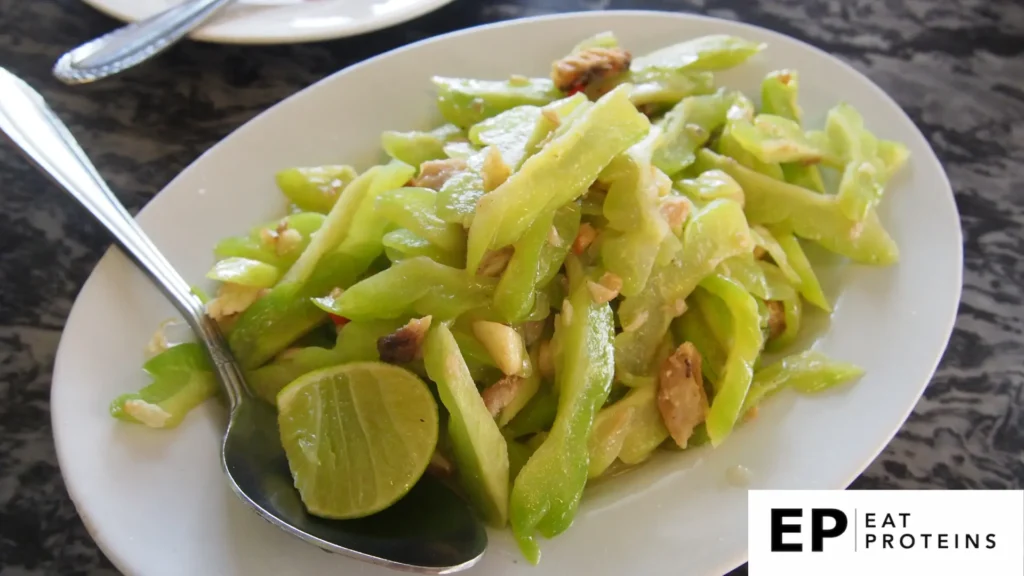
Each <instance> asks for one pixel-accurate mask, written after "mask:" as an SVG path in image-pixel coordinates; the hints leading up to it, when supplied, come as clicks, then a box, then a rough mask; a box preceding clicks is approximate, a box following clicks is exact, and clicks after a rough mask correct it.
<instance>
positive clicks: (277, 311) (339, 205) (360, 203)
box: [228, 162, 415, 370]
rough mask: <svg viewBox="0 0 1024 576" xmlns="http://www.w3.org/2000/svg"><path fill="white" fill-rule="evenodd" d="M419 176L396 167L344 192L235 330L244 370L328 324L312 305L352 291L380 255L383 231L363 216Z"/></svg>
mask: <svg viewBox="0 0 1024 576" xmlns="http://www.w3.org/2000/svg"><path fill="white" fill-rule="evenodd" d="M414 173H415V170H414V169H413V168H412V167H411V166H408V165H406V164H402V163H400V162H391V163H390V164H387V165H384V166H377V167H374V168H371V169H370V170H367V171H366V172H364V173H363V174H362V175H360V176H359V177H358V178H356V180H355V181H353V182H352V184H350V185H349V186H348V187H346V188H345V190H344V191H343V192H342V194H341V196H340V197H339V198H338V201H337V202H336V203H335V204H334V207H333V208H331V212H330V214H328V215H327V218H326V219H325V220H324V223H323V226H321V227H320V229H319V230H318V232H317V234H316V236H315V237H314V238H313V239H312V240H311V241H310V243H309V245H308V246H307V247H306V249H305V250H303V252H302V255H301V256H299V259H298V260H297V261H296V262H295V264H294V265H292V267H291V268H290V269H289V270H288V272H287V273H286V274H285V275H284V277H283V278H282V279H281V280H280V281H279V282H278V283H277V285H276V286H274V288H273V289H272V290H271V291H270V293H269V294H268V295H266V296H264V297H263V298H261V299H259V300H257V301H256V302H255V303H253V305H252V306H250V307H249V308H248V309H246V311H245V312H243V313H242V315H241V317H240V318H239V319H238V322H237V323H236V324H235V326H234V328H233V329H232V331H231V335H230V336H229V338H228V342H229V344H230V345H231V350H232V351H233V352H234V354H235V357H236V358H238V361H239V363H240V364H241V365H242V368H244V369H246V370H252V369H254V368H256V367H258V366H260V365H262V364H263V363H264V362H266V361H267V360H269V359H271V358H273V357H274V356H275V355H277V353H278V352H280V351H281V350H284V349H285V348H287V347H288V345H289V344H291V343H292V342H293V341H295V339H296V338H298V337H299V336H301V335H303V334H305V333H306V332H308V331H310V330H311V329H313V328H314V327H315V326H316V325H317V324H319V323H321V322H323V321H324V320H325V319H326V314H324V312H323V311H321V310H319V309H318V308H317V307H316V306H315V305H313V304H312V303H311V302H310V301H309V299H310V298H311V297H316V296H320V295H322V294H326V293H328V292H330V291H331V290H332V289H333V288H335V287H346V286H349V285H350V284H351V283H352V282H354V281H355V280H356V279H357V278H358V277H359V275H360V274H362V273H363V272H365V271H366V269H367V268H368V267H369V265H370V264H371V263H372V262H373V260H374V259H375V258H376V257H377V256H378V255H380V253H381V251H383V246H382V245H381V243H380V241H381V237H382V236H383V234H384V226H383V225H382V223H381V222H380V221H379V220H378V219H375V218H363V217H361V215H364V214H367V213H370V214H372V213H373V203H374V202H375V201H376V197H377V196H378V195H380V194H381V193H383V192H385V191H387V190H391V189H394V188H397V187H399V186H401V185H402V184H404V183H405V182H406V181H408V179H409V178H411V177H412V175H413V174H414ZM384 224H386V222H384Z"/></svg>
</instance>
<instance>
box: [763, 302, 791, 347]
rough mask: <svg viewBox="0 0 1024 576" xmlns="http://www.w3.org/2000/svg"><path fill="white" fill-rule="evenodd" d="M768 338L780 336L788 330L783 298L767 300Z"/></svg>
mask: <svg viewBox="0 0 1024 576" xmlns="http://www.w3.org/2000/svg"><path fill="white" fill-rule="evenodd" d="M765 304H767V305H768V338H769V339H772V338H778V337H779V336H781V335H782V333H783V332H785V331H786V307H785V305H784V304H783V303H782V300H767V301H765Z"/></svg>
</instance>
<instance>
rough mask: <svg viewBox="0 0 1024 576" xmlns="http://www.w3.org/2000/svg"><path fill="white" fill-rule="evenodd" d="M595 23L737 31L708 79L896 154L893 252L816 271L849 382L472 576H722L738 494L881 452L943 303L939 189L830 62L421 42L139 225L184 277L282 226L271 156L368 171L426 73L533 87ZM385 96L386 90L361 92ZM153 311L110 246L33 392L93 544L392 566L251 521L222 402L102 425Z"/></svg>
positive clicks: (185, 186) (146, 293) (536, 29)
mask: <svg viewBox="0 0 1024 576" xmlns="http://www.w3.org/2000/svg"><path fill="white" fill-rule="evenodd" d="M605 30H612V31H614V32H615V33H616V35H618V37H619V38H620V40H621V41H622V43H623V45H624V46H626V47H627V48H629V49H630V50H632V51H633V52H634V53H635V54H642V53H644V52H646V51H649V50H652V49H655V48H659V47H662V46H665V45H668V44H672V43H676V42H679V41H682V40H685V39H688V38H691V37H695V36H699V35H704V34H714V33H724V34H735V35H740V36H743V37H746V38H748V39H750V40H755V41H762V42H766V43H767V44H768V48H767V50H765V51H764V52H763V53H762V54H760V55H758V56H757V57H755V58H754V59H752V60H751V61H750V62H748V63H746V64H744V65H743V66H741V67H739V68H737V69H735V70H732V71H730V72H728V73H724V74H720V75H719V81H720V83H722V84H725V85H727V86H731V87H734V88H741V89H744V90H745V91H746V92H747V93H748V94H751V95H757V94H758V93H759V89H758V87H759V84H760V81H761V79H762V78H763V76H764V75H765V74H766V73H767V72H769V71H771V70H775V69H778V68H782V67H788V68H796V69H798V70H799V71H801V72H802V76H801V79H800V80H801V94H800V96H801V104H802V105H803V107H804V109H805V113H806V117H807V123H808V125H809V126H820V123H821V122H822V120H823V118H824V114H825V112H826V110H827V109H828V108H829V107H831V106H833V105H834V104H836V103H837V102H839V101H840V100H845V101H847V102H850V103H851V104H853V105H854V106H856V107H857V108H858V109H859V110H861V111H862V112H863V114H864V117H865V120H866V123H867V126H868V127H869V128H871V129H872V130H873V131H875V132H876V133H877V134H878V135H879V136H880V137H883V138H888V139H894V140H898V141H900V142H903V143H905V144H906V145H907V146H908V147H909V149H910V152H911V160H910V162H909V164H908V166H907V167H906V168H905V169H904V170H903V171H902V172H901V173H900V174H899V175H898V176H897V178H896V179H895V180H894V181H893V182H892V183H891V185H890V186H889V189H888V190H887V192H886V197H885V199H884V200H883V202H882V206H881V210H880V215H881V218H882V221H883V223H884V224H885V226H886V228H887V229H888V230H889V231H890V233H891V234H892V236H893V237H894V238H895V240H896V242H897V244H898V245H899V248H900V250H901V261H900V263H899V264H898V265H895V266H892V267H888V268H870V267H865V266H855V265H842V266H831V267H829V268H828V269H826V270H823V271H822V275H823V282H824V284H825V285H826V289H827V290H828V291H829V296H830V297H831V298H832V300H833V301H834V302H835V312H834V314H833V316H832V321H831V328H830V329H829V330H828V331H827V332H824V333H822V334H821V335H820V336H819V337H818V339H817V342H816V346H817V347H818V348H819V349H821V350H822V351H824V352H826V353H827V354H829V355H831V356H833V357H835V358H838V359H842V360H846V361H850V362H855V363H857V364H860V365H862V366H864V367H865V368H866V370H867V374H866V376H865V377H864V378H863V379H862V380H861V381H860V382H858V383H857V384H855V385H851V386H846V387H843V388H841V389H838V390H835V391H832V392H829V393H826V394H822V395H818V396H815V397H800V396H797V395H795V394H791V393H788V392H784V393H782V394H779V395H778V396H777V397H773V398H772V399H771V400H770V401H769V402H766V404H765V406H764V407H763V409H762V410H761V412H760V415H759V417H758V418H757V419H755V420H753V421H752V422H748V423H745V424H743V425H742V426H740V427H739V428H738V429H737V430H736V431H735V432H734V433H733V434H732V435H731V436H730V438H729V439H728V441H727V442H725V443H724V444H723V445H722V446H721V447H719V448H717V449H714V450H712V449H709V448H706V447H705V448H700V449H696V450H690V451H687V452H685V453H668V452H666V453H662V454H659V455H658V456H657V457H656V458H655V459H653V461H652V462H650V463H648V464H647V465H645V466H643V467H641V468H640V469H638V470H636V471H634V472H631V473H629V474H625V475H623V476H620V477H616V478H613V479H610V480H607V481H603V482H601V483H600V484H599V485H597V486H594V487H593V488H592V489H590V490H588V492H587V494H586V495H585V497H584V502H583V505H582V507H581V509H580V512H579V515H578V516H577V518H576V522H575V524H574V525H573V526H572V528H570V529H569V530H568V531H567V532H566V533H565V534H563V535H561V536H559V537H558V538H556V539H554V540H551V541H542V542H541V547H542V550H543V558H542V560H541V563H540V566H538V567H536V568H534V567H531V566H529V565H528V564H527V563H526V562H525V561H524V560H523V559H522V557H521V556H520V555H519V553H518V551H517V550H516V547H515V545H514V542H513V541H512V538H511V537H510V536H509V534H508V533H506V532H504V531H491V546H490V549H489V551H488V552H487V555H486V556H485V558H484V559H483V560H482V562H481V564H480V565H479V566H478V567H477V568H475V569H474V570H472V571H471V573H472V574H481V575H483V574H486V575H489V576H543V575H547V574H551V575H563V574H589V575H594V576H599V575H604V574H609V575H611V574H617V575H621V574H677V575H685V574H692V575H710V576H719V575H721V574H723V573H725V572H727V571H728V570H729V569H731V568H733V567H735V566H737V565H738V564H740V563H741V562H743V561H744V560H745V559H746V550H747V520H746V517H747V516H746V510H747V505H746V502H747V499H746V490H745V489H744V488H739V487H736V486H733V485H731V484H730V483H729V482H727V480H726V472H727V470H729V469H730V468H731V467H733V466H735V465H743V466H745V467H747V468H749V469H750V471H751V484H750V486H751V487H752V488H771V489H792V488H805V489H839V488H844V487H846V486H847V485H848V484H849V483H850V482H851V481H852V480H853V479H854V478H855V477H856V476H857V474H859V473H860V472H861V471H862V470H863V469H864V468H865V467H866V466H867V465H868V464H869V463H870V462H871V461H872V459H873V458H875V456H877V455H878V454H879V452H880V451H881V450H882V449H883V447H884V446H885V445H886V443H887V442H888V441H889V440H890V439H891V438H892V436H893V434H895V432H896V431H897V429H898V428H899V427H900V425H901V424H902V423H903V421H904V419H905V418H906V416H907V414H908V413H909V412H910V411H911V409H912V408H913V407H914V404H915V403H916V401H917V399H918V398H919V397H920V394H921V392H922V390H923V389H924V387H925V386H926V385H927V384H928V381H929V379H930V378H931V376H932V374H933V372H934V370H935V367H936V365H937V363H938V361H939V358H940V356H941V355H942V352H943V350H944V349H945V346H946V343H947V341H948V338H949V335H950V332H951V330H952V325H953V320H954V317H955V314H956V310H957V304H958V302H959V296H960V287H961V269H962V252H961V233H960V223H959V217H958V215H957V211H956V206H955V204H954V202H953V195H952V191H951V189H950V186H949V182H948V180H947V179H946V176H945V174H944V172H943V170H942V167H941V166H940V164H939V162H938V160H937V159H936V157H935V155H934V153H933V152H932V150H931V149H930V148H929V146H928V143H927V142H926V141H925V139H924V137H923V136H922V135H921V133H920V132H919V131H918V130H917V128H916V127H915V126H914V125H913V123H912V122H911V121H910V119H909V118H908V117H907V116H906V115H905V114H904V113H903V111H902V110H901V109H900V108H899V106H898V105H896V103H894V102H893V101H892V100H891V99H890V98H889V97H888V96H886V95H885V94H884V93H883V92H882V91H881V90H880V89H879V88H878V87H877V86H875V85H874V84H872V83H871V82H870V81H869V80H867V79H866V78H865V77H864V76H862V75H861V74H859V73H858V72H856V71H855V70H854V69H852V68H851V67H849V66H847V65H846V64H843V63H841V62H840V61H838V60H836V59H835V58H833V57H831V56H829V55H827V54H825V53H824V52H821V51H819V50H817V49H815V48H812V47H810V46H808V45H806V44H803V43H801V42H798V41H796V40H793V39H790V38H787V37H785V36H782V35H779V34H776V33H773V32H770V31H767V30H764V29H761V28H755V27H752V26H747V25H743V24H738V23H735V22H728V21H723V20H717V19H710V18H703V17H697V16H692V15H684V14H668V13H653V12H596V13H584V14H567V15H561V16H553V17H542V18H535V19H526V20H518V21H512V22H504V23H499V24H494V25H490V26H485V27H481V28H475V29H471V30H465V31H461V32H457V33H453V34H449V35H446V36H441V37H438V38H433V39H430V40H426V41H423V42H419V43H416V44H413V45H410V46H407V47H404V48H401V49H399V50H396V51H393V52H390V53H387V54H384V55H381V56H378V57H376V58H373V59H370V60H368V61H366V62H363V63H361V64H358V65H355V66H352V67H350V68H348V69H346V70H343V71H341V72H339V73H337V74H335V75H333V76H331V77H329V78H327V79H325V80H323V81H321V82H319V83H317V84H316V85H314V86H312V87H310V88H307V89H306V90H303V91H302V92H300V93H298V94H296V95H294V96H292V97H290V98H288V99H287V100H285V101H283V102H281V103H280V104H278V105H276V106H274V107H273V108H271V109H270V110H267V111H266V112H264V113H263V114H261V115H260V116H258V117H256V118H255V119H253V120H252V121H250V122H249V123H247V124H246V125H245V126H243V127H241V128H240V129H238V130H237V131H235V132H234V133H233V134H231V135H230V136H228V137H227V138H225V139H224V141H222V142H221V143H219V144H218V145H216V146H215V147H214V148H212V149H211V150H210V151H208V152H207V153H206V154H204V155H203V156H202V157H201V158H199V159H198V160H196V162H194V163H193V164H192V165H191V166H189V167H188V168H187V169H186V170H185V171H184V172H182V174H181V175H180V176H178V177H177V178H176V179H175V180H174V181H173V182H171V183H170V184H169V185H168V186H167V187H166V188H165V189H164V190H163V191H162V192H161V193H160V194H159V195H157V196H156V197H155V198H154V199H153V201H152V202H150V204H149V205H148V206H146V208H145V209H144V210H143V211H142V212H141V213H140V215H139V221H140V222H141V224H142V226H143V227H144V228H145V229H146V231H147V232H148V233H149V234H150V236H151V237H152V238H153V240H154V241H155V242H156V244H157V245H158V246H159V247H160V248H161V249H162V250H163V251H164V253H165V254H166V255H167V257H168V258H169V260H170V261H171V263H172V264H174V265H175V266H176V267H177V268H178V270H179V271H180V272H181V273H182V275H183V276H184V277H185V278H186V279H187V280H189V281H192V282H201V281H202V278H203V274H204V273H205V272H206V270H207V269H208V268H209V267H210V265H211V264H212V262H213V258H212V247H213V245H214V244H215V242H216V241H217V240H218V239H220V238H222V237H224V236H227V235H231V234H238V233H241V232H243V231H245V230H248V229H249V228H250V227H251V226H252V225H253V224H255V223H258V222H263V221H267V220H270V219H272V218H274V217H277V216H279V215H280V214H281V213H282V211H283V210H284V208H285V202H284V200H283V199H282V197H281V195H280V194H279V193H278V192H277V190H276V189H275V185H274V178H273V176H274V174H275V172H276V171H278V170H280V169H282V168H286V167H289V166H296V165H316V164H327V163H338V162H346V163H353V164H356V165H357V166H360V167H366V166H367V165H369V164H370V163H372V162H374V161H376V160H378V159H380V156H379V154H380V153H379V137H380V133H381V132H382V131H383V130H388V129H402V130H408V129H415V128H426V127H428V126H430V124H431V122H433V121H434V120H435V118H436V110H435V103H434V93H433V89H432V85H431V83H430V76H431V75H432V74H440V75H447V76H470V77H483V78H495V79H500V78H507V77H508V76H509V75H511V74H513V73H519V74H527V75H546V74H547V73H548V71H549V69H550V63H551V61H552V60H553V59H556V58H558V57H560V56H561V55H563V54H564V53H566V52H567V51H568V50H569V49H570V48H571V47H572V45H573V44H575V43H576V42H577V41H578V40H580V39H582V38H585V37H587V36H590V35H592V34H595V33H597V32H601V31H605ZM383 85H387V86H388V89H387V90H380V89H379V87H380V86H383ZM173 316H175V313H174V310H173V308H172V307H171V305H170V304H169V303H168V302H166V301H165V300H164V298H163V297H162V296H161V295H160V293H159V292H158V291H157V290H156V289H155V288H154V287H153V286H152V285H150V283H149V282H148V281H147V279H146V278H145V277H144V275H143V274H142V273H140V272H138V271H137V270H135V269H134V268H133V266H132V265H131V264H130V262H129V261H128V260H127V259H126V258H125V257H123V256H122V255H121V253H119V252H117V251H116V250H112V251H110V252H109V253H108V254H106V255H105V256H104V257H103V259H102V260H101V261H100V263H99V265H98V266H97V267H96V269H95V271H94V272H93V274H92V275H91V276H90V277H89V280H88V281H87V282H86V284H85V286H84V288H83V289H82V291H81V293H80V294H79V296H78V299H77V301H76V303H75V306H74V308H73V310H72V312H71V316H70V317H69V319H68V323H67V326H66V328H65V331H64V335H63V338H62V340H61V344H60V349H59V351H58V355H57V360H56V366H55V370H54V379H53V390H52V397H51V400H52V417H53V429H54V435H55V439H56V443H57V455H58V458H59V461H60V466H61V471H62V473H63V474H64V478H65V480H66V483H67V487H68V490H69V492H70V494H71V497H72V499H73V501H74V502H75V505H76V507H77V509H78V511H79V513H80V514H81V516H82V518H83V519H84V521H85V524H86V526H87V528H88V529H89V531H90V533H91V534H92V535H93V537H94V538H95V539H96V542H97V543H98V544H99V545H100V547H101V548H102V549H103V550H104V552H106V554H107V555H108V557H109V558H110V559H111V561H112V562H113V563H114V564H115V565H116V566H117V567H118V568H119V569H121V570H122V571H124V572H126V573H128V574H137V575H144V576H163V575H167V576H179V575H181V574H188V575H190V576H232V575H239V576H241V575H246V576H259V575H264V574H266V575H273V576H277V575H280V574H318V575H320V574H338V575H340V574H346V575H348V574H374V575H384V574H390V572H387V571H386V570H383V569H380V568H376V567H371V566H367V565H364V564H360V563H358V562H355V561H352V560H349V559H346V558H342V557H339V556H331V555H328V554H324V553H323V552H321V551H319V550H317V549H315V548H314V547H312V546H310V545H307V544H304V543H302V542H300V541H298V540H296V539H294V538H292V537H289V536H288V535H286V534H285V533H283V532H281V531H279V530H277V529H276V528H274V527H272V526H271V525H269V524H267V523H265V522H263V521H262V520H260V519H259V518H258V517H257V516H256V514H255V513H253V512H252V511H251V510H249V509H247V508H246V506H245V505H243V504H242V503H241V502H239V501H238V500H237V499H236V498H235V496H234V495H233V494H232V493H231V490H230V489H229V488H228V486H227V484H226V482H225V481H224V478H223V475H222V472H221V469H220V465H219V461H218V447H219V440H220V437H221V433H222V431H223V414H222V410H221V408H220V406H218V405H217V404H216V403H214V402H210V403H207V404H206V405H204V406H202V407H201V408H200V409H198V410H196V411H195V413H193V414H190V415H189V416H188V418H186V420H185V421H184V422H183V423H182V425H181V426H180V427H179V428H178V429H176V430H172V431H158V430H149V429H146V428H143V427H141V426H133V425H129V424H126V423H124V422H119V421H116V420H114V419H113V418H111V417H110V416H109V414H108V412H107V407H108V404H109V402H110V401H111V399H113V398H114V397H116V396H117V395H119V394H121V393H123V392H125V391H130V390H136V389H138V388H140V387H141V386H143V385H144V384H145V383H146V378H145V376H144V375H143V373H142V371H141V369H140V366H141V365H142V362H143V348H144V346H145V344H146V343H147V342H148V340H149V337H150V335H151V334H152V332H153V330H154V329H155V328H156V326H157V325H158V324H159V323H160V322H161V321H162V320H163V319H165V318H167V317H173Z"/></svg>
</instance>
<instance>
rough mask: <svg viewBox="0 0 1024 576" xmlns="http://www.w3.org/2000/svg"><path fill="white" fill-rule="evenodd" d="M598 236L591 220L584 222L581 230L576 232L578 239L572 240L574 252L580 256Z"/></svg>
mask: <svg viewBox="0 0 1024 576" xmlns="http://www.w3.org/2000/svg"><path fill="white" fill-rule="evenodd" d="M595 238H597V230H595V229H594V227H593V226H591V225H590V223H589V222H584V223H583V224H581V225H580V231H579V232H578V233H577V234H576V239H575V240H573V242H572V253H573V254H576V255H577V256H579V255H580V254H583V253H584V252H586V251H587V248H589V247H590V245H591V244H592V243H593V242H594V239H595Z"/></svg>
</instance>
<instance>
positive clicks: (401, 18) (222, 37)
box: [81, 0, 455, 110]
mask: <svg viewBox="0 0 1024 576" xmlns="http://www.w3.org/2000/svg"><path fill="white" fill-rule="evenodd" d="M81 1H82V3H83V4H85V5H86V6H89V7H90V8H92V9H94V10H96V11H98V12H100V13H102V14H105V15H107V16H109V17H111V18H114V19H115V20H119V21H121V22H123V23H125V24H131V23H133V22H137V21H138V20H137V19H135V18H132V17H131V16H130V15H128V14H126V13H124V12H122V11H120V10H117V9H116V8H113V7H112V6H110V5H109V4H108V3H107V1H106V0H81ZM454 1H455V0H420V3H418V4H416V5H414V6H411V7H408V8H405V9H402V10H397V11H395V12H393V13H390V14H387V15H385V16H382V17H377V18H374V19H371V20H367V21H364V23H362V24H360V25H355V26H352V25H349V26H345V25H339V26H327V27H323V28H314V29H311V32H309V33H307V34H289V35H282V36H258V35H246V34H215V33H209V32H207V31H206V30H207V27H205V26H200V27H199V28H198V29H196V30H194V31H193V32H192V33H191V34H189V35H188V38H189V40H193V41H196V42H204V43H209V44H228V45H246V46H261V45H262V46H274V45H286V44H309V43H313V42H324V41H327V40H338V39H341V38H348V37H351V36H359V35H361V34H368V33H370V32H375V31H378V30H384V29H387V28H393V27H394V26H397V25H399V24H404V23H405V22H408V21H410V20H414V19H416V18H419V17H420V16H425V15H426V14H429V13H431V12H434V11H436V10H439V9H440V8H443V7H444V6H446V5H448V4H450V3H452V2H454ZM214 18H216V16H215V17H214ZM339 72H340V70H339ZM268 110H269V108H268Z"/></svg>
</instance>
